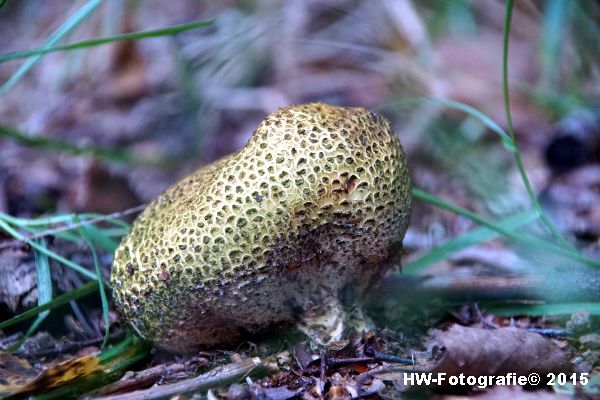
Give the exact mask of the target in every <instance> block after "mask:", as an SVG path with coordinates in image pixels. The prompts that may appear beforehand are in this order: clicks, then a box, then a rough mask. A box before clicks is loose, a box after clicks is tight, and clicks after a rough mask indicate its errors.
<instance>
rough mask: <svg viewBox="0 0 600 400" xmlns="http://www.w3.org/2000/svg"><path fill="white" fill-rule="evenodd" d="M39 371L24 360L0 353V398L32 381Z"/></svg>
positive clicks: (6, 353)
mask: <svg viewBox="0 0 600 400" xmlns="http://www.w3.org/2000/svg"><path fill="white" fill-rule="evenodd" d="M39 372H40V370H39V369H37V368H35V367H33V366H31V364H29V362H28V361H27V360H25V359H22V358H19V357H16V356H14V355H12V354H11V353H9V352H6V351H0V398H4V397H6V396H8V395H10V394H12V393H14V392H16V391H17V390H18V389H19V388H20V387H22V386H23V385H25V384H27V382H29V381H31V380H32V379H34V378H35V377H36V376H37V375H38V374H39Z"/></svg>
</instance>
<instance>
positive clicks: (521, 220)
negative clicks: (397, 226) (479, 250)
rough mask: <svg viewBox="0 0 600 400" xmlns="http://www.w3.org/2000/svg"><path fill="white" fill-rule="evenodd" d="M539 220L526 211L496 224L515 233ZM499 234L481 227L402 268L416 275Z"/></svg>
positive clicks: (535, 215) (535, 213) (407, 272)
mask: <svg viewBox="0 0 600 400" xmlns="http://www.w3.org/2000/svg"><path fill="white" fill-rule="evenodd" d="M537 218H538V215H537V212H535V211H526V212H523V213H519V214H517V215H513V216H511V217H508V218H506V219H503V220H502V221H499V222H496V224H497V225H498V226H499V227H501V228H503V229H506V230H509V231H514V230H516V229H518V228H520V227H522V226H524V225H527V224H528V223H530V222H533V221H535V220H536V219H537ZM498 236H499V234H498V232H496V231H493V230H491V229H489V228H485V227H481V228H477V229H474V230H472V231H470V232H467V233H465V234H463V235H460V236H458V237H455V238H453V239H450V240H448V241H447V242H446V243H443V244H442V245H440V246H438V247H436V248H435V249H433V250H431V251H430V252H428V253H427V254H424V255H422V256H420V257H419V258H417V259H415V260H413V261H411V262H409V263H408V264H406V265H405V266H403V267H402V272H403V273H404V274H415V273H417V272H419V271H421V270H422V269H424V268H426V267H428V266H429V265H431V264H434V263H436V262H439V261H441V260H444V259H447V258H449V257H450V256H451V255H452V254H454V253H456V252H458V251H461V250H464V249H466V248H468V247H472V246H476V245H478V244H481V243H484V242H487V241H490V240H493V239H496V238H498Z"/></svg>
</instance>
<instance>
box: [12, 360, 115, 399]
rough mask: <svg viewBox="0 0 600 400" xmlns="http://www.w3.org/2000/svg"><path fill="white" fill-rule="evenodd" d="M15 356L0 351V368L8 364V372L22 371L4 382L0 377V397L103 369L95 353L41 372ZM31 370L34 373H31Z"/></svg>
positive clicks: (68, 380) (78, 377)
mask: <svg viewBox="0 0 600 400" xmlns="http://www.w3.org/2000/svg"><path fill="white" fill-rule="evenodd" d="M11 357H12V358H11ZM15 358H16V357H14V356H11V355H10V354H5V353H0V368H3V369H4V368H5V366H6V365H9V369H10V371H9V373H13V374H16V373H20V372H21V371H22V372H23V374H22V375H19V376H18V377H17V376H16V375H15V378H14V379H8V380H7V383H6V384H4V382H3V380H4V378H2V379H0V397H2V398H4V397H8V396H16V395H25V394H29V393H37V392H43V391H46V390H48V389H51V388H55V387H58V386H62V385H65V384H67V383H69V382H73V381H75V380H76V379H81V378H86V377H88V376H91V375H94V374H97V373H100V372H103V371H104V368H103V367H101V366H100V359H99V358H98V356H97V355H87V356H82V357H76V358H72V359H70V360H67V361H64V362H62V363H60V364H57V365H54V366H52V367H50V368H48V369H46V370H44V371H42V372H39V370H36V369H32V368H31V366H29V363H28V362H27V361H25V360H19V359H15ZM5 360H6V361H10V364H5V362H4V361H5ZM32 370H33V372H34V374H32V372H31V371H32ZM38 372H39V373H38Z"/></svg>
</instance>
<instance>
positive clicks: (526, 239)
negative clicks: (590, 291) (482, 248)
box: [412, 188, 600, 268]
mask: <svg viewBox="0 0 600 400" xmlns="http://www.w3.org/2000/svg"><path fill="white" fill-rule="evenodd" d="M412 195H413V197H415V198H417V199H420V200H423V201H425V202H428V203H430V204H433V205H434V206H436V207H439V208H443V209H445V210H448V211H451V212H453V213H455V214H458V215H461V216H463V217H465V218H468V219H470V220H471V221H473V222H475V223H477V224H479V225H481V226H485V227H487V228H489V229H491V230H493V231H495V232H497V233H499V234H501V235H502V236H504V237H506V238H508V239H511V240H514V241H515V242H518V243H521V244H524V245H526V246H530V247H532V248H538V249H540V250H547V251H551V252H553V253H555V254H559V255H562V256H565V257H568V258H571V259H572V260H575V261H578V262H581V263H584V264H587V265H589V266H592V267H595V268H600V261H598V260H592V259H590V258H588V257H586V256H584V255H583V254H581V253H579V252H578V251H574V250H571V249H570V248H567V247H563V246H559V245H556V244H553V243H551V242H548V241H547V240H543V239H539V238H537V237H535V236H531V235H525V234H522V233H517V232H513V231H511V230H508V229H506V228H504V227H502V226H499V225H498V224H496V223H494V222H491V221H488V220H486V219H485V218H483V217H480V216H479V215H477V214H475V213H474V212H472V211H469V210H467V209H465V208H462V207H459V206H457V205H455V204H451V203H448V202H447V201H445V200H442V199H440V198H439V197H436V196H434V195H432V194H431V193H427V192H425V191H423V190H421V189H417V188H413V189H412Z"/></svg>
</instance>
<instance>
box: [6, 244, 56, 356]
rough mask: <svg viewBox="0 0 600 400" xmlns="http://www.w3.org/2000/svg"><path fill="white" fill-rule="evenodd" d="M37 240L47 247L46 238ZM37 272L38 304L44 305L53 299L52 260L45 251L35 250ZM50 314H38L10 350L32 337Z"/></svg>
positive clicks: (17, 347)
mask: <svg viewBox="0 0 600 400" xmlns="http://www.w3.org/2000/svg"><path fill="white" fill-rule="evenodd" d="M37 242H38V243H39V245H40V246H43V247H46V240H44V239H38V240H37ZM34 254H35V256H34V257H35V272H36V281H37V292H38V306H43V305H44V304H47V303H49V302H51V301H52V276H51V274H50V262H49V261H48V256H47V255H46V254H44V253H40V252H37V251H36V252H35V253H34ZM48 314H50V311H49V310H46V311H43V312H41V313H39V314H38V316H37V318H36V319H35V321H33V323H32V324H31V326H30V327H29V329H28V330H27V332H26V333H25V335H23V337H22V338H21V339H19V341H18V342H17V343H16V344H15V345H13V346H11V348H10V351H16V350H18V349H19V348H20V347H21V345H22V344H23V343H24V342H25V340H27V338H28V337H30V336H31V335H32V334H34V333H35V331H37V329H38V327H39V326H40V324H41V323H42V322H43V321H44V319H46V317H47V316H48Z"/></svg>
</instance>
